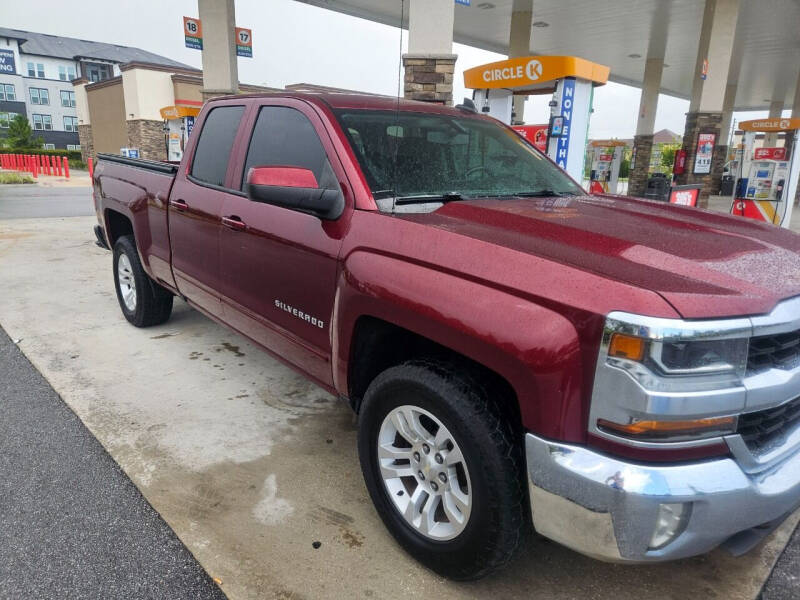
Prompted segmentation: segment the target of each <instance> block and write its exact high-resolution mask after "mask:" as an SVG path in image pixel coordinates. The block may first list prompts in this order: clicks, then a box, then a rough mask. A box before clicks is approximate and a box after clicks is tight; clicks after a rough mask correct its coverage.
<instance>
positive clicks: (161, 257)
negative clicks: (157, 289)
mask: <svg viewBox="0 0 800 600" xmlns="http://www.w3.org/2000/svg"><path fill="white" fill-rule="evenodd" d="M131 173H132V174H135V175H136V176H137V177H138V179H137V181H132V180H130V179H128V178H126V177H125V176H126V175H130V174H131ZM173 182H174V178H173V177H172V176H170V175H165V174H162V173H156V172H153V171H148V170H147V169H135V168H134V169H131V168H130V167H128V166H119V165H116V164H114V163H108V162H104V161H102V160H100V161H98V164H97V169H96V170H95V197H96V205H97V209H98V213H99V211H102V218H101V222H102V225H103V227H104V229H105V232H106V239H109V240H110V236H109V235H108V233H109V231H110V224H109V220H108V211H115V212H118V213H120V214H122V215H124V216H126V217H127V218H128V219H129V220H130V222H131V225H132V226H133V233H134V236H135V237H136V249H137V250H138V251H139V259H140V260H141V261H142V267H143V268H144V270H145V272H146V273H147V274H148V275H149V276H150V277H152V278H153V279H154V280H156V281H159V282H160V283H163V284H165V285H166V286H167V287H169V288H172V289H173V290H174V289H175V287H176V286H175V281H174V279H173V277H172V269H171V267H170V258H171V256H170V247H169V232H168V227H167V204H168V199H169V193H170V190H171V189H172V183H173ZM100 216H101V215H100V214H98V217H100Z"/></svg>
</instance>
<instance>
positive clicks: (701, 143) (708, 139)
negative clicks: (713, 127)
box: [694, 133, 717, 173]
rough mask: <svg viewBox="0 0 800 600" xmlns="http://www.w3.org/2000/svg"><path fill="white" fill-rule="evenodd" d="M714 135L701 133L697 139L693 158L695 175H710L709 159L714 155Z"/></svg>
mask: <svg viewBox="0 0 800 600" xmlns="http://www.w3.org/2000/svg"><path fill="white" fill-rule="evenodd" d="M716 139H717V134H716V133H701V134H700V135H699V136H698V137H697V153H696V154H695V156H694V172H695V173H711V158H712V156H713V155H714V142H715V141H716Z"/></svg>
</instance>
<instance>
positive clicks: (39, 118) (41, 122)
mask: <svg viewBox="0 0 800 600" xmlns="http://www.w3.org/2000/svg"><path fill="white" fill-rule="evenodd" d="M33 128H34V129H37V130H44V131H52V129H53V119H52V118H51V117H50V115H36V114H35V115H33Z"/></svg>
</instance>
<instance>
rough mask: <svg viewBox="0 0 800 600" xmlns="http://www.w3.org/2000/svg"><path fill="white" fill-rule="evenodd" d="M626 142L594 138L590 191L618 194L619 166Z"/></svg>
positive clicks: (593, 192)
mask: <svg viewBox="0 0 800 600" xmlns="http://www.w3.org/2000/svg"><path fill="white" fill-rule="evenodd" d="M624 150H625V142H622V141H620V140H594V141H593V142H592V144H591V156H592V169H591V172H590V174H589V192H591V193H592V194H616V193H617V179H618V178H619V166H620V164H622V153H623V152H624Z"/></svg>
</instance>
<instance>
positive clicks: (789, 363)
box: [747, 330, 800, 375]
mask: <svg viewBox="0 0 800 600" xmlns="http://www.w3.org/2000/svg"><path fill="white" fill-rule="evenodd" d="M798 365H800V330H798V331H790V332H789V333H779V334H776V335H762V336H757V337H753V338H750V348H749V351H748V353H747V375H755V374H757V373H760V372H762V371H766V370H768V369H784V370H789V369H794V368H795V367H797V366H798Z"/></svg>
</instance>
